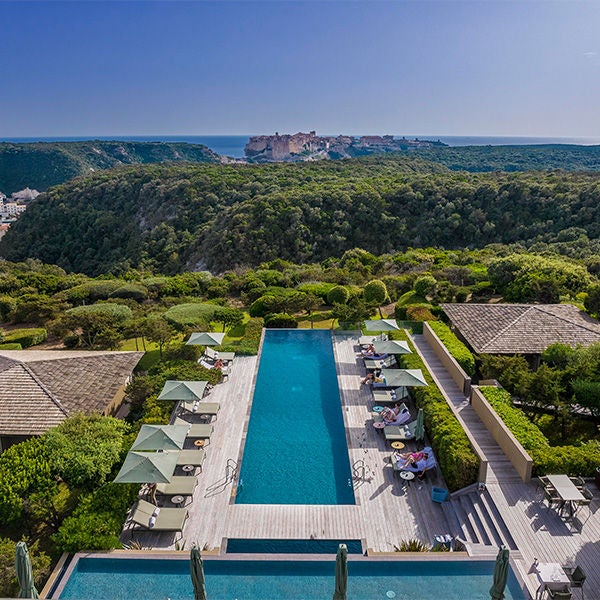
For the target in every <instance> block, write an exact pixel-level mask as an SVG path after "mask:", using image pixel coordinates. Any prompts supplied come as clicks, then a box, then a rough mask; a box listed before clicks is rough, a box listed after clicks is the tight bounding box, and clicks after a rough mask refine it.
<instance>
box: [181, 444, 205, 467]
mask: <svg viewBox="0 0 600 600" xmlns="http://www.w3.org/2000/svg"><path fill="white" fill-rule="evenodd" d="M204 457H205V452H204V448H198V450H182V451H181V452H180V453H179V457H178V458H177V466H178V467H185V465H192V467H201V466H202V463H203V462H204Z"/></svg>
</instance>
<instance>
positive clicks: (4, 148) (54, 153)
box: [0, 140, 219, 194]
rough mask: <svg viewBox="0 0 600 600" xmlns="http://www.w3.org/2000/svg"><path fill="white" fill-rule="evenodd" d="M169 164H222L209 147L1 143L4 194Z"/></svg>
mask: <svg viewBox="0 0 600 600" xmlns="http://www.w3.org/2000/svg"><path fill="white" fill-rule="evenodd" d="M165 161H190V162H218V161H219V156H218V154H215V153H214V152H213V151H212V150H209V149H208V148H207V147H206V146H201V145H197V144H184V143H165V142H116V141H115V142H110V141H108V142H107V141H99V140H90V141H86V142H37V143H32V144H11V143H0V191H2V192H4V193H5V194H10V193H12V192H16V191H18V190H21V189H24V188H25V187H30V188H33V189H36V190H39V191H45V190H47V189H48V188H49V187H51V186H53V185H57V184H59V183H64V182H65V181H68V180H69V179H72V178H73V177H77V176H78V175H85V174H87V173H89V172H90V171H97V170H100V169H110V168H111V167H115V166H117V165H121V164H134V163H156V162H165Z"/></svg>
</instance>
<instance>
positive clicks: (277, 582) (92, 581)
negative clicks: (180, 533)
mask: <svg viewBox="0 0 600 600" xmlns="http://www.w3.org/2000/svg"><path fill="white" fill-rule="evenodd" d="M204 571H205V574H206V592H207V596H208V598H209V600H233V599H237V600H324V599H326V598H331V597H332V596H333V589H334V572H335V561H334V560H333V559H332V560H331V561H319V562H315V561H307V562H300V561H297V562H294V561H237V560H236V561H230V560H220V561H219V560H205V561H204ZM493 571H494V563H493V561H476V562H454V561H453V562H445V561H444V562H434V561H419V562H412V561H411V562H397V561H394V562H378V561H373V562H371V561H361V562H352V561H351V560H350V561H349V563H348V573H349V580H348V600H387V599H388V598H396V599H397V600H439V599H441V598H443V599H444V600H489V597H490V596H489V591H488V590H489V588H490V586H491V585H492V574H493ZM189 572H190V568H189V562H188V561H187V560H158V559H149V560H145V559H144V560H139V559H109V558H80V559H79V561H78V563H77V566H76V568H75V570H74V572H73V574H72V575H71V578H70V579H69V581H68V582H67V585H66V586H65V589H64V590H63V592H62V593H61V595H60V598H61V600H64V599H67V598H71V599H76V600H100V599H102V600H129V599H130V598H136V599H138V600H142V599H143V600H166V599H167V598H170V600H190V599H192V598H193V589H192V584H191V581H190V574H189ZM390 593H391V594H393V595H391V594H390ZM505 597H506V600H524V597H523V595H522V593H521V590H520V589H519V586H518V584H517V581H516V578H515V576H514V575H513V573H512V572H510V573H509V582H508V586H507V589H506V596H505Z"/></svg>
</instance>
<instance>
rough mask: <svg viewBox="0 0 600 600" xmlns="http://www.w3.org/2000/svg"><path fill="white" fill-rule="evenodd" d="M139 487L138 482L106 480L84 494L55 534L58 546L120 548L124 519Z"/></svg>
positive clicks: (63, 549) (64, 548)
mask: <svg viewBox="0 0 600 600" xmlns="http://www.w3.org/2000/svg"><path fill="white" fill-rule="evenodd" d="M138 490H139V485H138V484H122V483H107V484H106V485H104V486H102V487H101V488H99V489H97V490H96V491H95V492H93V493H92V494H88V495H86V496H84V497H83V498H82V499H81V500H80V502H79V505H78V506H77V508H76V509H75V511H74V512H73V514H72V515H71V516H70V517H68V518H66V519H65V520H64V521H63V523H62V525H61V526H60V528H59V530H58V533H56V534H55V535H54V536H53V540H54V542H55V544H56V546H57V549H58V550H59V551H60V552H79V551H80V550H112V549H113V548H117V547H119V546H120V545H121V544H120V542H119V535H120V533H121V528H122V526H123V521H124V520H125V517H126V516H127V511H128V509H129V507H130V506H131V505H132V504H133V502H134V501H135V500H136V499H137V495H138Z"/></svg>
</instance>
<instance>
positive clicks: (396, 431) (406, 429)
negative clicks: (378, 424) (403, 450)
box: [383, 421, 417, 442]
mask: <svg viewBox="0 0 600 600" xmlns="http://www.w3.org/2000/svg"><path fill="white" fill-rule="evenodd" d="M416 427H417V422H416V421H413V422H412V423H406V424H405V425H403V426H401V427H400V426H397V425H388V426H387V427H384V428H383V434H384V435H385V439H386V440H387V441H388V442H405V441H406V440H412V439H413V438H414V437H415V428H416Z"/></svg>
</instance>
